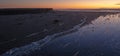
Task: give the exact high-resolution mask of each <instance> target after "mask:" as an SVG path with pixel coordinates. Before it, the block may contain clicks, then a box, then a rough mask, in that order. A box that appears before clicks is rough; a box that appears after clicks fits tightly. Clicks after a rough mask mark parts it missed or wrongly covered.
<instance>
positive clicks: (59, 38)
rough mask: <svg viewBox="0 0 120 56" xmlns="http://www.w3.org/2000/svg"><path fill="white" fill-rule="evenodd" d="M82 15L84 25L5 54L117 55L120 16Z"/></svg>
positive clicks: (32, 55) (43, 55) (15, 55)
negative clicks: (83, 16)
mask: <svg viewBox="0 0 120 56" xmlns="http://www.w3.org/2000/svg"><path fill="white" fill-rule="evenodd" d="M74 14H76V13H74ZM82 15H85V17H87V19H86V20H85V23H84V24H82V25H80V26H79V25H78V26H77V27H74V28H73V29H71V30H69V31H65V32H61V33H58V34H54V35H52V36H48V38H47V37H46V38H45V39H42V40H41V41H36V42H33V44H30V45H27V46H23V47H20V48H15V49H12V50H11V51H9V52H7V53H6V54H5V55H12V56H17V55H21V56H23V55H25V56H27V55H28V56H120V54H119V52H120V42H119V41H120V38H119V37H120V35H119V34H120V26H119V24H120V14H113V13H112V14H110V13H93V14H91V13H82ZM41 43H42V44H41Z"/></svg>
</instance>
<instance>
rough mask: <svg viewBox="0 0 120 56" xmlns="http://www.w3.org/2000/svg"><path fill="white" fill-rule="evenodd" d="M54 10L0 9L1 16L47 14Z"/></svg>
mask: <svg viewBox="0 0 120 56" xmlns="http://www.w3.org/2000/svg"><path fill="white" fill-rule="evenodd" d="M52 10H53V9H52V8H5V9H0V15H12V14H33V13H46V12H49V11H52Z"/></svg>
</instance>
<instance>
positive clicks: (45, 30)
mask: <svg viewBox="0 0 120 56" xmlns="http://www.w3.org/2000/svg"><path fill="white" fill-rule="evenodd" d="M107 14H110V13H97V12H96V13H91V12H88V13H83V12H81V13H80V12H61V11H55V12H49V13H43V14H25V15H8V16H7V15H4V16H1V15H0V18H1V27H2V29H5V30H2V29H1V35H3V39H4V35H9V36H10V37H8V36H5V40H6V39H7V40H9V39H14V38H16V37H17V38H16V40H15V41H12V42H8V43H4V44H0V48H1V51H0V54H2V53H4V52H6V51H8V50H9V49H11V48H16V47H21V46H24V45H28V44H30V43H31V42H35V41H38V40H40V39H43V38H44V37H46V36H47V35H53V34H55V33H59V32H64V31H67V30H69V29H72V28H73V27H74V26H75V25H78V24H80V23H82V19H83V18H84V17H83V16H82V15H84V16H87V19H86V23H85V24H83V25H82V26H85V25H87V24H90V23H91V21H93V20H95V19H96V18H97V17H99V16H100V15H107ZM111 14H114V13H111ZM6 16H7V17H6ZM91 16H92V17H91ZM22 17H23V18H22ZM8 18H10V19H8ZM16 19H17V20H16ZM19 22H21V23H19ZM16 23H17V24H16ZM2 24H3V25H2ZM82 26H81V27H82ZM5 27H7V28H5ZM7 29H8V30H7ZM6 32H8V33H6ZM26 36H27V37H26ZM11 37H12V38H11ZM3 39H1V41H3ZM11 45H12V46H11ZM8 46H9V47H8Z"/></svg>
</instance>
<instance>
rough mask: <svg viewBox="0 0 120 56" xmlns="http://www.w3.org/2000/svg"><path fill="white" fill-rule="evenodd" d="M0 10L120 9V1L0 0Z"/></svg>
mask: <svg viewBox="0 0 120 56" xmlns="http://www.w3.org/2000/svg"><path fill="white" fill-rule="evenodd" d="M0 8H54V9H65V8H71V9H94V8H95V9H96V8H120V0H0Z"/></svg>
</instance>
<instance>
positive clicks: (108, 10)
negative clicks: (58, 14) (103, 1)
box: [57, 9, 120, 12]
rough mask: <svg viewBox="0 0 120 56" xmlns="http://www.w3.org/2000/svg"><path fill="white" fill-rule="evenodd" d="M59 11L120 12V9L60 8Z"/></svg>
mask: <svg viewBox="0 0 120 56" xmlns="http://www.w3.org/2000/svg"><path fill="white" fill-rule="evenodd" d="M57 11H74V12H75V11H76V12H120V10H112V9H111V10H110V9H86V10H84V9H60V10H57Z"/></svg>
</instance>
